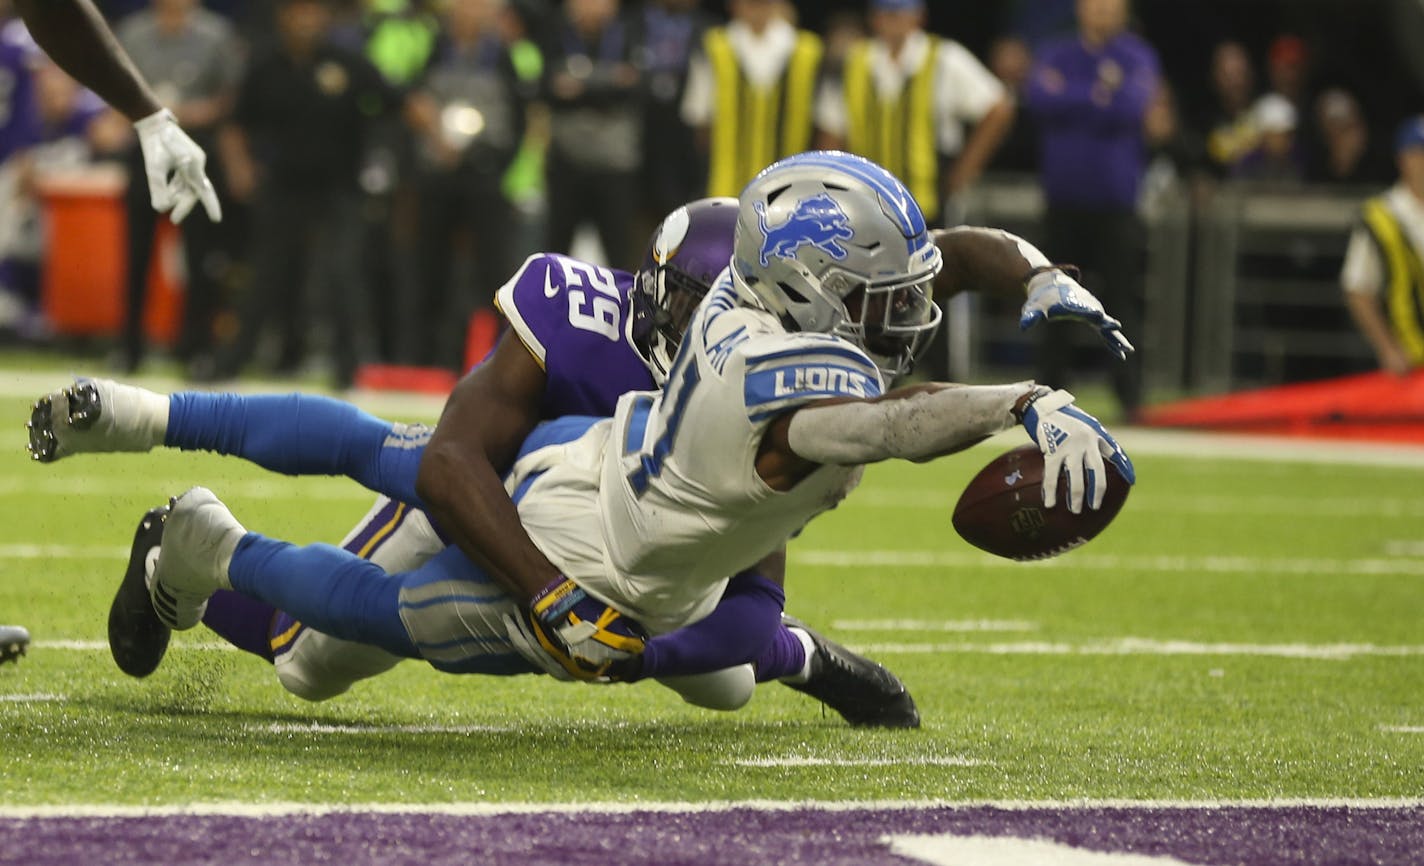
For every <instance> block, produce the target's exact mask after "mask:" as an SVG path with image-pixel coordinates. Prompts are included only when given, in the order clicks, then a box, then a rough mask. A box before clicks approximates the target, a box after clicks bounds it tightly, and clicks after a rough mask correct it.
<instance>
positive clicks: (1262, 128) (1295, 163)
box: [1232, 93, 1304, 186]
mask: <svg viewBox="0 0 1424 866" xmlns="http://www.w3.org/2000/svg"><path fill="white" fill-rule="evenodd" d="M1251 113H1252V114H1253V115H1254V118H1255V119H1254V121H1253V122H1254V124H1255V127H1256V130H1257V131H1258V133H1259V136H1258V138H1257V140H1256V146H1255V147H1254V148H1252V149H1251V151H1250V152H1249V153H1247V154H1246V155H1245V156H1243V157H1241V159H1239V160H1237V162H1236V166H1235V167H1234V168H1233V169H1232V175H1233V176H1234V177H1236V178H1237V179H1239V180H1248V181H1253V182H1255V183H1265V184H1271V185H1275V186H1281V185H1285V186H1290V185H1293V184H1299V183H1300V181H1301V178H1302V176H1303V175H1304V167H1303V160H1302V157H1301V146H1300V140H1299V136H1298V134H1297V125H1298V123H1299V117H1298V116H1297V114H1296V110H1295V106H1294V105H1292V104H1291V102H1290V100H1288V99H1286V98H1285V97H1284V96H1281V95H1280V94H1279V93H1268V94H1266V95H1265V96H1263V97H1261V98H1260V99H1258V100H1257V101H1256V105H1255V107H1253V108H1252V109H1251Z"/></svg>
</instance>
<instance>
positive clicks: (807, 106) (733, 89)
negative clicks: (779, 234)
mask: <svg viewBox="0 0 1424 866" xmlns="http://www.w3.org/2000/svg"><path fill="white" fill-rule="evenodd" d="M728 11H729V12H730V13H731V22H730V23H729V24H727V26H725V27H714V28H712V29H710V30H708V31H707V34H706V36H705V37H704V38H703V40H702V51H701V53H700V54H699V55H698V56H697V57H696V58H694V59H693V61H692V65H691V67H690V68H689V70H688V78H687V90H686V92H685V93H684V95H683V100H682V112H681V113H682V119H683V121H684V122H685V123H687V125H688V126H691V127H692V128H694V129H695V130H697V131H698V141H699V143H700V144H701V145H702V146H703V147H704V149H705V152H706V154H707V159H708V163H707V166H708V168H707V195H709V196H724V195H725V196H735V195H738V194H740V193H741V191H742V187H744V186H746V184H747V181H749V180H751V179H752V178H753V177H754V176H755V175H756V173H757V172H759V171H761V170H762V169H763V168H765V167H766V166H767V165H769V164H771V163H773V162H775V161H776V160H778V159H781V158H782V157H785V156H790V155H792V154H794V153H800V152H802V151H804V150H809V149H810V148H811V145H812V135H813V129H812V121H813V118H812V113H813V112H812V109H813V105H814V103H815V99H816V90H817V87H818V86H819V81H820V75H821V58H822V54H823V53H824V49H823V47H822V44H821V39H820V37H819V36H816V35H815V34H814V33H809V32H807V31H804V30H797V29H796V28H795V27H794V26H793V25H792V24H791V22H790V21H789V20H788V14H787V8H786V4H785V3H784V2H782V0H731V2H730V3H729V4H728Z"/></svg>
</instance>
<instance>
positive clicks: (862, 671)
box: [782, 616, 920, 728]
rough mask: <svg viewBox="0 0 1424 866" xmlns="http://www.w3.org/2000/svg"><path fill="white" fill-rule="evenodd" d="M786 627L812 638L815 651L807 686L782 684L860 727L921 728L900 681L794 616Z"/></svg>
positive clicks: (917, 716) (787, 619)
mask: <svg viewBox="0 0 1424 866" xmlns="http://www.w3.org/2000/svg"><path fill="white" fill-rule="evenodd" d="M782 623H783V624H785V625H787V626H790V627H792V628H799V629H801V630H803V631H805V632H806V634H808V635H810V636H811V642H812V643H814V644H815V646H816V652H815V654H814V655H813V656H812V657H811V673H810V677H809V679H807V681H806V682H804V683H792V682H786V681H785V680H783V681H782V682H783V683H784V684H785V685H787V686H789V687H791V688H793V689H795V690H796V691H798V692H803V693H805V694H808V695H810V696H811V697H813V698H815V699H816V700H818V701H820V702H821V703H823V704H825V705H826V706H828V707H830V708H831V709H833V710H835V711H836V712H838V713H840V714H841V717H842V718H844V719H845V720H846V721H847V722H849V723H850V724H851V726H853V727H857V728H918V727H919V726H920V711H919V709H917V708H916V707H915V700H914V698H912V697H910V692H909V690H907V689H906V688H905V684H904V683H902V682H900V678H899V677H897V676H895V675H894V674H892V673H890V671H888V670H886V668H885V667H884V666H883V665H880V664H877V663H876V662H873V661H871V660H870V659H868V658H866V657H865V656H862V655H857V654H856V653H853V652H851V651H850V650H848V649H846V648H845V647H843V646H841V645H840V644H838V643H836V642H835V641H833V640H831V639H830V638H827V637H825V636H824V635H821V634H818V633H817V632H816V631H815V630H814V629H812V628H811V627H810V626H808V625H806V624H805V623H803V622H801V621H800V620H798V619H796V618H795V617H790V616H783V617H782Z"/></svg>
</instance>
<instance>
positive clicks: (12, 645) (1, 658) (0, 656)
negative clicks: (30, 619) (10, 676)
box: [0, 625, 30, 665]
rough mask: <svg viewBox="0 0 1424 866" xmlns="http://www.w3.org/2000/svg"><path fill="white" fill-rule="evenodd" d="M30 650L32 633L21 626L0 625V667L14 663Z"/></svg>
mask: <svg viewBox="0 0 1424 866" xmlns="http://www.w3.org/2000/svg"><path fill="white" fill-rule="evenodd" d="M29 648H30V633H29V632H28V631H26V630H25V627H24V626H20V625H0V665H3V664H4V663H5V662H13V661H16V660H17V659H19V657H20V656H22V655H24V654H25V651H26V650H28V649H29Z"/></svg>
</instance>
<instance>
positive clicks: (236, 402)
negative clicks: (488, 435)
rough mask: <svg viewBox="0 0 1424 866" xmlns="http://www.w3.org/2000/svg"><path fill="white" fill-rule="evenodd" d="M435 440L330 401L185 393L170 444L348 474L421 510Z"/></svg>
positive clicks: (172, 409) (293, 470)
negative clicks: (426, 458)
mask: <svg viewBox="0 0 1424 866" xmlns="http://www.w3.org/2000/svg"><path fill="white" fill-rule="evenodd" d="M428 438H429V431H428V430H427V429H425V428H423V427H414V428H405V427H403V426H397V425H393V424H391V423H390V422H389V421H383V420H381V419H380V418H377V417H375V416H374V415H368V414H367V413H365V412H362V411H361V410H360V409H357V408H356V407H355V406H352V405H350V404H349V403H343V402H341V401H340V400H333V399H331V398H330V397H317V396H312V395H307V394H280V395H258V396H251V397H248V396H244V395H240V394H206V393H201V392H195V391H184V392H180V393H177V394H174V395H172V396H171V397H170V398H169V402H168V430H167V432H166V433H165V435H164V439H163V444H164V445H167V446H170V447H174V448H182V449H183V450H185V451H215V452H217V453H219V454H231V455H236V456H238V457H242V458H244V459H247V460H250V461H252V462H253V463H256V464H257V465H258V466H261V467H263V468H264V469H271V470H273V471H274V472H281V473H284V474H286V475H345V476H347V477H348V478H351V479H353V480H355V481H357V482H359V483H360V484H361V485H362V486H364V487H366V488H367V489H369V490H373V491H375V492H376V493H382V494H384V495H386V496H389V497H391V498H392V499H396V500H399V501H401V502H406V503H409V504H410V505H413V506H415V507H417V508H419V507H420V501H419V498H418V497H417V496H416V494H415V477H416V473H417V472H418V471H419V469H420V458H421V455H422V454H424V452H425V442H426V440H427V439H428Z"/></svg>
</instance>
